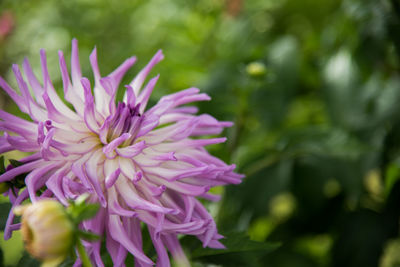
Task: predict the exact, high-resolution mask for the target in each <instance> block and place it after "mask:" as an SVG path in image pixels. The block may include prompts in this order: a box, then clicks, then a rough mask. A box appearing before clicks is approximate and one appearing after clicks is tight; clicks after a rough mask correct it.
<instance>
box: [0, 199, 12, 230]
mask: <svg viewBox="0 0 400 267" xmlns="http://www.w3.org/2000/svg"><path fill="white" fill-rule="evenodd" d="M10 210H11V203H8V202H6V203H0V230H1V231H3V230H4V227H5V226H6V222H7V218H8V214H9V212H10Z"/></svg>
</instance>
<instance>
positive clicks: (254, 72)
mask: <svg viewBox="0 0 400 267" xmlns="http://www.w3.org/2000/svg"><path fill="white" fill-rule="evenodd" d="M246 71H247V74H249V75H250V76H253V77H260V76H263V75H264V74H265V73H266V72H267V67H265V65H264V64H263V63H261V62H251V63H250V64H248V65H247V66H246Z"/></svg>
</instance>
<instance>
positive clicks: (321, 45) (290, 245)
mask: <svg viewBox="0 0 400 267" xmlns="http://www.w3.org/2000/svg"><path fill="white" fill-rule="evenodd" d="M2 14H7V18H8V19H11V20H12V23H9V24H8V25H9V28H10V30H9V31H8V32H6V34H4V31H1V30H0V35H1V34H3V35H1V36H0V75H1V76H3V77H6V79H7V80H8V81H10V83H12V84H14V85H15V80H14V78H13V77H12V74H11V70H10V69H11V68H10V66H11V63H21V62H22V60H23V57H25V56H26V57H28V58H29V59H30V61H31V63H32V65H33V66H34V68H35V71H36V72H37V73H40V65H39V56H38V50H39V49H40V48H45V49H46V51H47V55H48V63H49V66H50V67H49V69H50V75H51V77H52V80H53V81H54V83H55V85H56V87H57V88H61V80H60V79H61V78H60V74H59V68H58V63H57V50H58V49H61V50H63V51H64V52H65V54H66V55H67V56H68V55H69V50H70V48H69V47H70V41H71V39H72V38H73V37H76V38H77V39H78V40H79V46H80V58H81V61H82V67H83V73H84V74H85V75H87V76H88V77H89V78H90V79H92V74H91V73H90V72H89V66H90V65H89V64H88V56H89V53H90V52H91V49H93V47H94V46H95V45H96V46H97V48H98V52H99V61H100V63H99V64H100V67H101V70H102V74H103V75H105V74H107V73H109V72H110V71H112V70H113V69H114V68H115V67H116V66H118V65H119V64H120V63H121V62H122V61H123V60H124V59H125V58H127V57H129V56H131V55H132V54H135V55H137V56H138V58H139V61H138V63H137V65H136V66H134V67H133V69H132V70H130V71H129V72H128V74H127V75H126V77H127V78H125V79H124V82H126V83H127V82H129V78H131V77H133V75H134V74H135V73H136V72H137V71H138V70H139V69H140V67H142V66H143V65H144V64H145V63H146V62H147V60H148V59H150V58H151V56H152V55H153V54H154V53H155V52H156V51H157V49H159V48H162V49H163V51H164V54H165V57H166V59H165V60H164V61H163V62H162V63H161V64H160V65H159V66H157V67H156V69H155V71H154V73H158V72H159V73H161V78H160V81H159V83H158V85H157V90H155V92H154V94H153V96H152V98H151V100H152V101H153V103H154V101H157V99H159V97H160V96H162V95H164V94H166V93H171V92H175V91H177V90H180V89H183V88H187V87H190V86H197V87H199V88H201V89H202V90H203V91H205V92H207V93H208V94H209V95H210V96H211V97H212V98H213V100H212V101H211V102H207V103H200V104H199V107H200V109H201V112H207V113H210V114H212V115H214V116H215V117H216V118H218V119H220V120H232V121H234V122H235V126H234V127H232V128H231V129H229V130H228V131H227V133H226V134H227V135H228V137H229V141H228V143H227V144H224V145H216V146H212V147H210V151H211V152H212V153H213V154H215V155H218V156H220V157H222V158H223V159H224V160H225V161H227V162H234V163H236V164H237V165H238V167H239V171H240V172H243V173H244V174H246V176H247V178H246V179H245V180H244V182H243V183H242V184H241V185H239V186H229V187H227V188H226V189H225V191H224V192H223V199H222V201H221V202H220V203H218V204H217V205H214V204H212V205H210V206H209V208H210V210H211V211H212V213H213V214H214V215H215V216H216V217H217V222H218V225H219V230H220V231H221V233H222V234H226V235H227V237H228V238H227V239H226V242H231V241H232V239H233V241H232V242H239V244H240V243H243V248H242V250H240V249H239V250H238V249H237V248H238V247H240V245H238V244H237V243H236V244H234V245H232V246H233V248H232V249H233V250H234V253H233V252H232V253H229V249H231V248H229V245H228V251H227V253H222V254H218V255H211V254H207V252H206V250H201V249H200V246H201V245H200V242H197V241H194V240H187V239H188V238H186V237H185V238H184V244H185V250H186V251H187V253H188V255H191V258H192V260H193V264H194V266H208V265H207V264H214V265H212V266H215V264H217V265H220V266H234V265H235V266H279V267H280V266H283V267H285V266H297V267H302V266H304V267H307V266H321V267H324V266H365V267H368V266H382V267H389V266H398V264H399V257H398V255H399V252H398V250H399V249H398V247H399V238H398V237H399V217H400V208H399V203H400V182H399V177H400V105H398V103H399V101H400V77H399V67H400V66H399V59H400V34H399V33H400V2H399V1H397V0H323V1H321V0H303V1H296V0H281V1H274V0H247V1H245V0H225V1H224V0H148V1H139V0H120V1H105V0H104V1H103V0H80V1H78V0H59V1H50V0H36V1H23V0H0V16H2ZM10 14H11V16H10ZM1 21H2V20H1V19H0V23H1ZM0 28H1V26H0ZM0 96H1V98H0V105H1V106H2V108H3V109H6V110H9V111H10V112H15V113H17V112H18V109H17V107H16V106H15V105H14V104H13V103H11V102H10V101H8V99H7V98H6V96H5V94H4V93H3V92H1V95H0ZM3 209H7V208H6V207H1V210H2V211H3ZM2 213H3V212H2ZM2 215H3V214H2ZM240 232H245V233H247V234H248V235H249V236H250V239H251V240H248V238H246V239H241V238H244V236H245V235H244V236H242V235H240V234H238V233H240ZM229 233H234V234H233V235H232V234H229ZM189 239H190V238H189ZM230 240H231V241H230ZM245 240H246V241H245ZM252 242H255V243H256V244H254V243H252ZM278 243H280V244H281V246H279V247H278V248H277V249H272V248H276V247H274V246H275V244H278ZM227 244H230V243H227ZM246 244H247V245H248V246H247V245H246ZM3 248H5V249H7V250H6V251H5V253H4V258H5V259H7V253H10V251H11V250H12V248H11V249H10V248H7V247H5V246H3ZM262 248H264V249H262ZM265 248H266V249H265ZM253 249H254V250H253ZM249 250H251V251H249ZM196 253H197V254H196ZM215 253H219V252H215ZM199 255H202V256H201V257H200V256H199ZM130 260H131V259H130ZM24 261H25V262H28V263H27V264H28V265H26V264H25V265H23V264H22V263H21V262H23V261H22V260H21V261H20V264H19V265H18V266H29V259H24ZM6 262H7V264H11V265H12V263H10V261H6Z"/></svg>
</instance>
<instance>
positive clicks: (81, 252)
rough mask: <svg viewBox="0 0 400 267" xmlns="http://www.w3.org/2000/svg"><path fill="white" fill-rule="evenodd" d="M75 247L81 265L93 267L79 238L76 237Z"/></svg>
mask: <svg viewBox="0 0 400 267" xmlns="http://www.w3.org/2000/svg"><path fill="white" fill-rule="evenodd" d="M76 247H77V249H78V253H79V257H80V258H81V261H82V266H83V267H93V265H92V263H91V262H90V260H89V257H88V255H87V253H86V250H85V248H84V247H83V245H82V242H81V240H80V239H78V242H77V244H76Z"/></svg>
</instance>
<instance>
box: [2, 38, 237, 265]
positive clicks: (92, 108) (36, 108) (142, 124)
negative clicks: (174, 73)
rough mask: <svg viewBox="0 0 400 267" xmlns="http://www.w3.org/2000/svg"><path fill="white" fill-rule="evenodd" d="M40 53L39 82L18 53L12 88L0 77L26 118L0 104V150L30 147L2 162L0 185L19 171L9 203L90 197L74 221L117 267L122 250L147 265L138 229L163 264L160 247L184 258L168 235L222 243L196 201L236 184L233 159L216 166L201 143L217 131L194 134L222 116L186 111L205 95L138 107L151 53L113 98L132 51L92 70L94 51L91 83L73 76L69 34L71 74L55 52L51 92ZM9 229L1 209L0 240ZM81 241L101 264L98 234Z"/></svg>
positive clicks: (189, 93) (76, 72) (147, 89)
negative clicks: (56, 79)
mask: <svg viewBox="0 0 400 267" xmlns="http://www.w3.org/2000/svg"><path fill="white" fill-rule="evenodd" d="M40 58H41V66H42V75H43V78H42V79H43V80H42V83H40V82H39V80H38V79H37V77H36V76H35V75H34V73H33V71H32V68H31V66H30V64H29V62H28V60H26V59H25V60H24V62H23V64H22V68H23V71H24V74H25V77H23V75H22V73H21V71H20V68H19V67H18V66H17V65H13V72H14V74H15V78H16V81H17V84H18V87H19V90H20V94H19V93H17V92H16V91H15V90H13V89H12V88H11V87H10V86H9V85H8V84H7V83H6V82H5V81H4V79H2V78H1V77H0V86H1V87H2V88H3V89H4V90H5V92H6V93H7V94H8V95H9V96H10V97H11V98H12V99H13V100H14V102H15V103H16V104H17V105H18V107H19V108H20V110H21V111H22V112H24V113H26V114H27V115H28V116H29V117H30V118H31V121H28V120H25V119H22V118H19V117H17V116H14V115H12V114H9V113H7V112H5V111H3V110H0V120H1V121H0V130H1V131H3V132H4V136H2V137H0V153H4V152H7V151H12V150H18V151H23V152H29V153H30V154H29V156H26V157H24V158H22V159H20V160H19V161H20V162H22V163H23V164H22V165H20V166H12V165H10V166H8V167H7V169H6V172H5V173H4V174H2V175H0V183H4V182H7V181H12V180H13V179H15V178H16V177H20V176H21V175H26V177H25V184H26V187H25V188H19V187H17V188H16V187H11V188H10V189H9V190H8V192H7V193H6V194H7V195H8V196H9V198H10V201H11V203H12V204H13V206H16V205H20V204H21V202H22V201H24V200H26V199H30V201H32V202H35V201H38V200H40V199H43V198H54V199H57V200H58V201H59V202H61V203H62V204H64V205H68V200H69V199H76V198H77V197H78V196H80V195H82V194H87V193H88V194H90V199H89V200H90V202H97V203H99V204H100V205H101V208H100V210H99V212H98V213H97V215H96V216H95V217H94V218H93V219H91V220H88V221H84V222H83V223H82V225H81V227H82V229H84V230H86V231H92V232H94V233H96V234H98V235H99V236H103V237H104V238H103V240H104V241H105V245H106V248H107V250H108V252H109V254H110V256H111V258H112V260H113V263H114V265H115V266H124V261H125V258H126V256H127V253H128V252H129V253H131V254H132V255H133V256H134V259H135V266H151V265H153V264H154V263H153V261H152V260H151V259H150V258H149V257H148V256H146V255H145V253H144V252H143V249H142V227H147V229H148V233H149V234H150V238H151V240H152V242H153V245H154V249H155V251H156V253H157V261H156V263H157V266H170V261H169V257H168V251H169V252H170V254H171V255H172V257H173V258H174V259H175V260H176V261H177V262H178V263H180V264H181V265H189V262H188V260H187V258H186V256H185V254H184V253H183V250H182V247H181V246H180V244H179V241H178V235H194V236H196V237H197V238H198V239H199V240H200V241H201V242H202V244H203V246H204V247H211V248H224V246H223V245H222V243H220V242H219V241H218V240H219V239H221V238H222V236H221V235H219V234H218V232H217V229H216V224H215V222H214V220H213V218H212V216H211V215H210V214H209V213H208V212H207V209H206V208H205V207H204V206H203V205H202V203H201V202H200V201H199V200H198V198H204V199H208V200H211V201H218V199H219V197H218V196H216V195H213V194H211V193H209V192H208V191H209V190H210V188H211V187H213V186H218V185H225V184H237V183H240V182H241V178H243V176H242V175H240V174H237V173H235V172H233V170H234V169H235V165H227V164H225V163H224V162H223V161H221V160H219V159H218V158H216V157H214V156H211V155H210V154H209V153H208V152H207V151H206V149H205V148H204V147H205V146H207V145H211V144H217V143H221V142H224V141H225V140H226V138H203V139H201V138H199V136H202V135H206V136H209V135H217V134H220V133H221V131H222V130H223V129H224V127H229V126H231V125H232V123H231V122H220V121H217V120H216V119H215V118H213V117H212V116H210V115H207V114H202V115H196V113H197V109H196V107H194V106H186V105H185V104H188V103H191V102H195V101H206V100H210V97H209V96H208V95H206V94H203V93H199V90H198V89H196V88H189V89H186V90H183V91H180V92H177V93H174V94H170V95H167V96H164V97H162V98H161V99H160V100H159V101H158V102H157V104H155V105H154V106H153V107H151V108H148V109H147V110H146V106H147V103H148V101H149V98H150V94H151V92H152V90H153V88H154V87H155V85H156V82H157V80H158V78H159V76H158V75H157V76H156V77H154V78H152V79H150V80H149V81H148V82H147V83H146V84H145V80H146V77H147V75H148V74H149V72H150V70H151V69H152V68H153V66H154V65H156V64H157V63H158V62H159V61H160V60H162V59H163V54H162V52H161V51H158V52H157V53H156V54H155V55H154V57H153V58H152V59H151V60H150V62H149V63H148V64H147V65H146V66H145V67H144V68H143V69H142V70H141V71H140V72H139V74H138V75H137V76H136V77H135V78H134V79H133V80H132V82H131V83H129V84H128V85H126V86H125V93H124V97H123V100H122V101H117V99H116V94H117V90H118V88H119V84H120V81H121V79H122V77H123V76H124V74H125V73H126V71H127V70H128V69H129V68H130V67H131V66H132V65H133V64H134V63H135V61H136V58H135V57H131V58H129V59H127V60H126V61H125V62H123V63H122V65H120V66H119V67H118V68H117V69H116V70H115V71H113V72H112V73H111V74H109V75H107V76H105V77H102V76H101V74H100V71H99V68H98V63H97V53H96V48H95V49H94V50H93V52H92V53H91V55H90V64H91V67H92V70H93V74H94V85H92V84H91V82H90V81H89V80H88V79H87V78H84V77H82V75H81V67H80V63H79V57H78V45H77V41H76V40H73V41H72V55H71V77H70V74H69V72H68V70H67V65H66V62H65V59H64V55H63V53H62V52H61V51H60V52H59V62H60V70H61V76H62V81H63V89H64V99H61V98H60V97H59V96H58V94H57V93H56V91H55V89H54V86H53V84H52V82H51V79H50V77H49V72H48V69H47V64H46V55H45V51H44V50H41V51H40ZM71 80H72V81H71ZM144 84H145V85H144ZM29 89H31V90H32V92H33V96H32V95H31V92H30V90H29ZM64 100H65V101H66V102H68V103H69V104H70V105H67V104H65V103H64ZM193 137H194V138H193ZM19 228H20V225H19V224H18V223H14V215H13V213H12V212H10V214H9V217H8V221H7V225H6V228H5V234H4V236H5V238H9V237H10V235H11V232H12V231H13V230H15V229H19ZM85 247H86V250H87V252H88V253H89V255H90V258H91V260H92V262H93V263H95V265H96V266H104V264H103V262H102V259H101V257H100V248H101V241H98V242H92V243H90V242H87V243H85ZM79 264H80V263H79V259H78V261H77V262H76V265H79Z"/></svg>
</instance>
